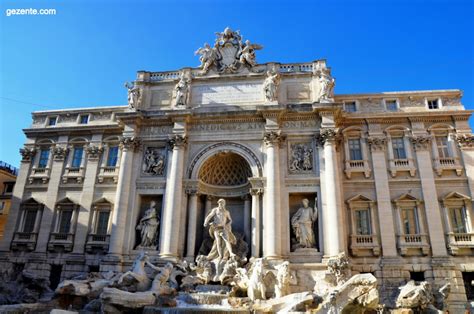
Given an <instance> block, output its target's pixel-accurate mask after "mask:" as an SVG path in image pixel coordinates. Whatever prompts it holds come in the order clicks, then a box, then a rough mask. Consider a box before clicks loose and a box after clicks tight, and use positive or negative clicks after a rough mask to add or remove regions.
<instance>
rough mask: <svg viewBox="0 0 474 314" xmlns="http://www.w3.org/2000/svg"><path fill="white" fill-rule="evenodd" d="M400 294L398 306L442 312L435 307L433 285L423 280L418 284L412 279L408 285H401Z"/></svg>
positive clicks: (397, 301)
mask: <svg viewBox="0 0 474 314" xmlns="http://www.w3.org/2000/svg"><path fill="white" fill-rule="evenodd" d="M399 289H400V294H399V295H398V297H397V300H396V306H397V308H408V309H415V310H418V311H424V310H428V309H429V310H432V312H434V313H437V312H438V313H442V311H439V310H438V309H436V308H435V307H434V305H433V304H432V303H433V299H434V297H433V292H432V290H431V285H430V284H429V283H428V282H426V281H422V282H420V283H419V284H416V283H415V281H413V280H410V281H409V282H407V284H406V285H404V286H401V287H400V288H399Z"/></svg>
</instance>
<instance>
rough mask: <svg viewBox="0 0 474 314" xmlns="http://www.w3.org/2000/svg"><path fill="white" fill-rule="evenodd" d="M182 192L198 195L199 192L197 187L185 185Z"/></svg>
mask: <svg viewBox="0 0 474 314" xmlns="http://www.w3.org/2000/svg"><path fill="white" fill-rule="evenodd" d="M184 192H185V193H186V194H188V195H189V196H191V195H197V196H198V195H199V194H200V193H199V191H198V188H197V187H187V188H186V189H185V190H184Z"/></svg>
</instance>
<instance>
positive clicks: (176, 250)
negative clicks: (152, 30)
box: [0, 29, 474, 308]
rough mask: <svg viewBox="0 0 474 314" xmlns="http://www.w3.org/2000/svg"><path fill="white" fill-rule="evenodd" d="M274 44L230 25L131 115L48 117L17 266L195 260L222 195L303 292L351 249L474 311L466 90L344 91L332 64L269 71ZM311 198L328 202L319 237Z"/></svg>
mask: <svg viewBox="0 0 474 314" xmlns="http://www.w3.org/2000/svg"><path fill="white" fill-rule="evenodd" d="M261 48H262V47H261V46H260V45H257V44H252V43H250V42H249V41H246V42H244V41H243V40H242V36H241V35H240V34H239V33H238V32H233V31H231V30H230V29H226V30H225V31H224V32H223V33H220V34H219V35H218V38H217V39H216V41H215V44H214V45H213V46H212V47H211V46H210V45H207V44H206V45H205V46H204V47H203V48H201V49H199V50H198V51H197V52H196V53H197V54H199V55H200V56H201V57H200V60H201V66H200V67H199V68H183V69H181V70H178V71H170V72H146V71H139V72H138V73H137V78H136V80H135V81H134V82H133V83H130V84H128V83H127V84H126V87H127V89H128V96H129V97H128V102H129V105H128V106H119V107H96V108H84V109H70V110H69V109H68V110H57V111H41V112H34V113H33V122H32V125H31V126H30V127H29V128H27V129H25V130H24V132H25V134H26V137H27V140H26V143H25V146H24V148H23V149H21V154H22V157H23V158H22V162H21V167H20V170H19V174H18V178H17V183H16V186H15V189H14V192H13V198H12V206H11V211H10V215H9V218H8V224H7V225H6V227H5V233H4V239H3V240H2V242H1V244H0V251H1V252H2V253H1V254H0V265H1V266H2V268H6V267H16V268H18V269H23V268H25V269H29V270H31V271H33V272H35V271H36V272H38V274H42V275H45V274H51V275H50V279H51V281H53V282H57V281H59V280H60V279H63V278H69V277H71V276H73V275H76V274H78V273H81V272H84V271H98V270H100V271H108V270H122V269H127V268H128V267H129V266H130V265H131V263H132V262H133V259H134V258H135V256H136V255H137V254H138V252H139V251H140V250H143V249H145V250H146V251H147V252H148V254H149V255H150V256H151V257H152V258H153V260H154V261H155V262H158V263H160V262H164V261H168V260H172V261H176V260H178V259H188V260H194V258H195V256H196V255H198V254H205V253H206V250H207V251H209V247H206V239H208V238H209V235H208V232H207V230H206V228H205V227H203V222H204V218H205V216H206V213H208V212H209V211H210V209H211V208H213V207H215V206H216V205H217V200H218V199H219V198H224V199H225V200H226V206H227V209H228V210H229V211H230V213H231V216H232V229H233V231H234V233H235V234H236V237H237V238H238V239H239V241H240V243H244V244H245V243H246V244H247V248H244V252H246V254H247V257H249V258H250V257H267V259H268V260H289V261H290V263H291V270H292V272H293V274H294V278H293V282H292V289H293V290H294V291H298V290H300V291H301V290H307V289H312V288H313V286H314V285H315V284H317V281H318V278H320V276H322V274H323V273H324V271H323V270H325V269H326V266H325V262H326V261H327V258H328V257H331V256H335V255H337V254H338V253H340V252H346V254H347V255H348V256H349V257H350V265H351V270H352V272H353V273H365V272H371V273H372V274H374V275H375V276H376V277H377V279H378V280H379V284H380V290H381V292H382V297H383V298H385V299H387V300H389V299H390V298H392V297H393V295H394V294H396V293H397V291H398V287H399V286H400V285H402V284H404V283H405V282H407V281H408V280H409V279H414V280H418V281H420V280H427V281H429V282H431V283H432V284H433V286H434V287H435V288H439V287H440V286H442V285H443V284H445V283H446V282H447V281H448V282H450V283H451V285H452V292H451V295H450V299H451V304H454V305H456V304H457V305H458V306H459V307H460V308H461V307H463V306H464V304H465V303H466V300H467V299H472V298H473V296H474V294H473V291H472V290H471V289H472V288H471V281H472V280H474V258H473V253H474V233H473V231H472V223H473V221H472V219H473V214H472V211H473V208H472V197H473V196H474V145H473V144H474V137H473V136H472V133H471V128H470V127H469V124H468V119H469V117H470V115H471V111H468V110H465V109H464V107H463V105H462V104H461V96H462V93H461V91H459V90H430V91H413V92H387V93H372V94H354V95H334V94H333V88H334V85H335V80H334V79H333V78H332V76H331V70H330V68H329V67H327V65H326V61H325V60H317V61H314V62H309V63H299V64H281V63H266V64H257V63H256V61H255V54H256V51H257V50H259V49H261ZM303 199H307V200H308V201H309V207H311V208H314V213H313V215H312V216H311V217H310V218H309V220H307V221H306V222H305V225H304V226H306V227H308V226H309V227H308V228H309V229H311V231H310V234H311V233H312V234H313V237H314V239H313V241H306V242H304V243H303V242H302V241H301V237H302V236H301V232H302V231H301V230H302V229H301V228H300V229H298V227H297V224H295V220H298V219H297V218H298V217H296V213H297V211H299V210H300V209H301V208H305V207H304V206H303V207H302V205H301V204H302V201H303ZM295 217H296V218H295ZM308 221H309V222H308ZM150 222H152V223H151V224H150ZM143 223H148V227H147V228H145V229H146V232H143V231H144V230H145V229H143V228H141V227H140V226H142V224H143ZM150 226H151V228H150ZM303 229H304V228H303ZM309 229H307V230H303V231H305V232H306V233H308V232H309V231H308V230H309ZM387 302H389V301H387Z"/></svg>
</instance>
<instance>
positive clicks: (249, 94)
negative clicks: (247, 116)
mask: <svg viewBox="0 0 474 314" xmlns="http://www.w3.org/2000/svg"><path fill="white" fill-rule="evenodd" d="M262 101H263V94H262V85H261V84H256V83H254V84H250V83H249V84H229V85H219V86H212V85H206V86H193V87H192V92H191V102H192V103H194V104H203V105H208V104H212V105H214V104H215V105H218V104H242V103H255V102H262Z"/></svg>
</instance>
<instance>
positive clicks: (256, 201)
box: [249, 189, 262, 257]
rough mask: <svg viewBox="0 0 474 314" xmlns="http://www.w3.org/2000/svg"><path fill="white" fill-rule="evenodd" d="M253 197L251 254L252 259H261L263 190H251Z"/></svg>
mask: <svg viewBox="0 0 474 314" xmlns="http://www.w3.org/2000/svg"><path fill="white" fill-rule="evenodd" d="M250 194H251V195H252V213H251V215H252V224H251V225H252V226H251V227H252V238H251V241H250V243H249V244H250V252H251V254H252V257H260V256H259V255H260V230H261V229H260V195H261V194H262V190H260V189H251V190H250Z"/></svg>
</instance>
